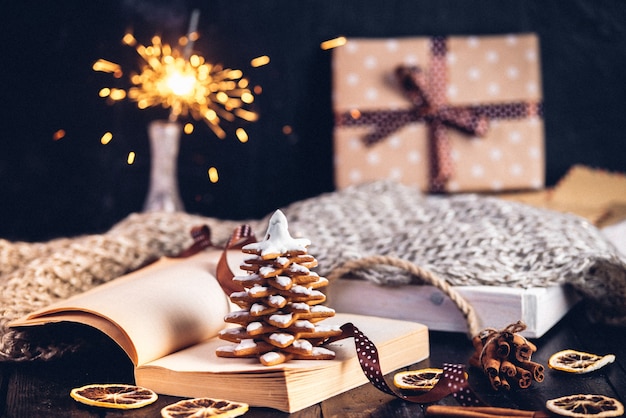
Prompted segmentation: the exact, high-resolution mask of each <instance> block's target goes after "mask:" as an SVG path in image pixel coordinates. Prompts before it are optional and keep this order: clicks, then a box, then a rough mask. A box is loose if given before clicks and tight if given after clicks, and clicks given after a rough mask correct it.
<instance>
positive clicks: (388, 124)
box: [335, 37, 542, 192]
mask: <svg viewBox="0 0 626 418" xmlns="http://www.w3.org/2000/svg"><path fill="white" fill-rule="evenodd" d="M431 42H432V44H431V64H430V67H429V71H428V74H425V72H424V71H422V69H420V68H419V67H416V66H404V65H401V66H399V67H397V69H396V74H395V75H396V77H397V79H398V81H399V83H400V86H401V88H402V90H403V91H404V93H405V95H406V97H407V98H408V99H409V101H410V102H411V104H412V107H411V108H410V109H402V110H383V109H381V110H374V111H359V110H358V109H354V110H351V111H348V112H343V113H339V114H337V115H336V118H335V126H337V127H342V126H367V125H374V126H375V127H374V129H373V130H372V131H371V132H369V133H368V134H367V135H366V136H364V137H363V142H364V143H365V145H367V146H371V145H374V144H376V143H377V142H379V141H381V140H383V139H385V138H386V137H388V136H389V135H391V134H392V133H393V132H395V131H397V130H399V129H400V128H402V127H404V126H405V125H407V124H410V123H413V122H425V123H426V125H427V126H428V131H429V144H430V162H431V164H430V180H429V183H430V184H429V189H430V191H432V192H442V191H445V186H446V183H447V181H448V180H449V179H450V178H451V177H452V175H453V174H454V167H453V164H452V161H451V146H450V141H449V138H448V133H447V131H448V128H452V129H456V130H458V131H460V132H463V133H465V134H467V136H468V138H471V137H473V136H474V137H475V136H478V137H481V136H484V135H486V133H487V131H488V126H489V121H490V120H491V119H523V118H526V117H528V116H529V115H541V113H542V104H541V103H527V102H511V103H498V104H486V105H467V106H455V105H449V104H447V100H446V89H447V79H448V77H447V66H446V53H447V45H446V38H445V37H433V38H432V39H431Z"/></svg>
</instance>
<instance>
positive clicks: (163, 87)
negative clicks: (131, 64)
mask: <svg viewBox="0 0 626 418" xmlns="http://www.w3.org/2000/svg"><path fill="white" fill-rule="evenodd" d="M197 37H198V34H197V32H195V31H192V32H190V33H189V34H188V36H187V37H183V38H181V40H182V41H181V42H179V44H181V45H182V44H184V46H185V49H184V51H183V52H181V51H179V50H178V49H176V48H172V47H171V46H170V45H168V44H164V43H162V42H161V38H160V37H158V36H154V37H153V38H152V44H151V45H148V46H145V45H142V44H139V43H138V42H137V40H136V39H135V37H134V36H133V35H132V34H126V35H125V36H124V38H123V39H122V41H123V43H124V44H126V45H128V46H132V47H135V50H136V51H137V53H138V54H139V56H140V57H141V58H142V63H141V66H140V67H141V68H140V71H139V72H138V73H133V74H131V76H130V82H131V86H130V87H129V88H128V89H126V90H124V89H115V88H103V89H101V90H100V92H99V93H98V94H99V95H100V97H103V98H108V99H110V100H112V101H119V100H123V99H125V98H128V99H130V100H132V101H134V102H136V103H137V107H138V108H139V109H147V108H149V107H156V106H161V107H163V108H165V109H170V120H171V121H176V120H178V118H180V117H191V118H193V119H195V120H203V121H204V122H205V123H206V124H207V125H208V126H209V128H211V130H212V131H213V132H214V133H215V135H217V137H219V138H222V139H223V138H225V137H226V132H224V130H223V129H222V128H221V127H220V124H221V122H222V120H225V121H228V122H234V121H235V120H236V119H237V118H240V119H243V120H246V121H256V120H257V119H258V115H257V113H256V112H254V111H251V110H248V109H246V108H245V107H246V106H248V105H251V104H252V103H253V102H254V95H253V93H252V92H251V91H250V90H249V89H248V80H247V79H246V78H244V76H243V72H242V71H241V70H235V69H230V68H224V67H222V66H221V65H220V64H211V63H208V62H206V61H205V59H204V58H203V57H202V56H200V55H197V54H191V52H190V50H189V47H190V44H191V43H192V41H194V40H196V39H197ZM181 45H179V46H181ZM261 58H262V57H261ZM267 60H268V62H269V58H268V59H267ZM93 69H94V71H104V72H107V73H113V74H114V75H115V74H120V75H121V74H122V69H121V67H120V66H119V65H118V64H115V63H112V62H110V61H107V60H104V59H100V60H98V61H96V63H95V64H94V65H93Z"/></svg>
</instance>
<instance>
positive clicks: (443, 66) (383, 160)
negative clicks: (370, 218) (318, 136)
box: [333, 34, 545, 192]
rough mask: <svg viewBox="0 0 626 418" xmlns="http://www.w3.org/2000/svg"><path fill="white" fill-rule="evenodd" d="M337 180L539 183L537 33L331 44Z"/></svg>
mask: <svg viewBox="0 0 626 418" xmlns="http://www.w3.org/2000/svg"><path fill="white" fill-rule="evenodd" d="M333 107H334V111H335V129H334V147H335V150H334V152H335V183H336V186H337V188H338V189H342V188H345V187H347V186H349V185H352V184H359V183H364V182H368V181H373V180H380V179H393V180H397V181H399V182H402V183H404V184H409V185H416V186H418V187H420V188H421V189H422V190H424V191H431V192H479V191H500V190H531V189H540V188H542V187H543V186H544V170H545V167H544V128H543V118H542V96H541V73H540V63H539V49H538V39H537V37H536V36H535V35H534V34H512V35H502V36H473V37H472V36H470V37H467V36H457V37H454V36H452V37H417V38H398V39H365V38H351V39H348V41H347V43H346V44H345V45H343V46H341V47H339V48H336V49H334V50H333Z"/></svg>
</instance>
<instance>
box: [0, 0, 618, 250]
mask: <svg viewBox="0 0 626 418" xmlns="http://www.w3.org/2000/svg"><path fill="white" fill-rule="evenodd" d="M3 8H4V10H2V11H1V12H0V33H1V34H2V38H1V42H0V74H1V75H2V82H1V84H0V85H1V87H0V88H1V92H0V97H1V98H2V111H1V113H0V123H1V126H2V133H1V134H0V238H6V239H13V240H18V239H19V240H45V239H49V238H52V237H56V236H72V235H76V234H83V233H94V232H102V231H105V230H106V229H108V228H109V227H110V226H111V225H113V224H114V223H115V222H117V221H118V220H120V219H122V218H123V217H125V216H127V215H128V214H129V213H131V212H136V211H140V210H141V208H142V204H143V201H144V198H145V195H146V189H147V184H148V171H149V149H148V142H147V134H146V125H147V123H148V122H149V121H150V120H152V119H156V118H159V117H162V116H163V112H161V111H158V110H149V111H139V110H137V109H136V107H135V105H134V103H130V102H124V103H118V104H116V105H115V106H108V105H106V104H105V102H104V101H103V100H102V99H100V98H99V97H98V96H97V92H98V90H99V89H100V88H102V87H104V86H110V85H112V84H113V78H112V77H111V76H110V75H109V74H102V73H95V72H93V71H92V70H91V65H92V63H93V62H94V61H95V60H96V59H98V58H107V59H110V60H112V61H116V62H119V63H121V64H122V65H123V67H124V68H125V69H128V68H135V66H136V64H137V56H136V55H135V53H134V50H133V49H132V48H130V47H127V46H124V45H122V44H121V42H120V40H121V38H122V36H123V35H124V33H125V31H126V30H127V29H132V30H133V32H134V33H135V36H136V37H137V39H138V40H139V41H140V42H141V43H143V44H149V43H150V37H151V36H152V35H153V34H155V33H159V34H162V35H163V36H164V38H165V39H166V40H167V41H170V42H171V41H173V40H174V39H176V38H177V37H178V36H180V35H182V34H184V33H185V31H186V28H187V24H188V18H189V15H190V13H191V10H192V9H194V8H198V9H200V11H201V16H200V24H199V32H200V34H201V39H200V40H199V41H198V42H197V44H196V47H197V49H198V50H199V52H200V53H201V54H202V55H204V56H205V57H206V58H207V59H208V60H209V61H213V62H222V63H224V64H225V65H226V66H229V67H233V68H239V69H242V70H243V71H244V74H245V75H246V76H247V77H248V78H249V79H250V80H251V82H252V85H260V86H262V88H263V93H262V94H261V95H258V96H257V98H256V102H255V109H256V110H258V111H259V113H260V115H261V119H260V120H259V121H258V122H256V123H254V124H248V125H245V127H246V129H247V131H248V133H249V135H250V141H249V142H248V143H247V144H240V143H239V142H238V141H237V140H236V139H235V138H234V135H232V132H231V128H230V127H229V126H228V125H225V127H226V128H227V131H229V134H230V135H229V137H228V138H227V139H225V140H219V139H217V138H216V137H214V136H213V135H212V133H211V131H210V130H209V129H208V128H206V127H205V126H203V125H202V124H198V123H197V124H196V130H195V132H194V133H193V134H192V135H190V136H184V137H183V140H182V146H181V154H180V158H179V171H180V173H179V179H180V183H181V194H182V197H183V200H184V203H185V207H186V209H187V211H188V212H191V213H199V214H203V215H207V216H218V217H224V218H231V219H242V218H248V217H260V216H262V215H265V214H266V213H269V212H270V211H272V210H274V209H275V208H276V207H279V206H281V205H285V204H288V203H290V202H293V201H295V200H299V199H302V198H305V197H310V196H314V195H316V194H319V193H321V192H326V191H331V190H333V177H332V112H331V97H330V92H331V80H330V62H331V53H330V52H329V51H322V50H321V49H320V43H321V42H322V41H325V40H327V39H330V38H334V37H336V36H338V35H345V36H354V37H357V36H359V37H399V36H411V35H464V34H502V33H511V32H536V33H538V34H539V36H540V40H541V60H542V68H543V90H544V101H545V127H546V152H547V178H546V181H547V184H548V185H552V184H554V183H555V182H556V181H557V180H558V179H559V178H560V177H561V176H562V175H563V174H564V173H565V172H566V171H567V169H568V168H569V167H570V166H571V165H573V164H578V163H580V164H586V165H589V166H592V167H598V168H603V169H609V170H616V171H624V169H625V168H626V167H625V164H624V161H626V146H624V132H625V131H626V123H625V120H626V76H625V72H626V2H624V1H623V0H567V1H566V0H385V1H382V0H297V1H293V0H211V1H197V2H193V1H165V0H164V1H138V0H106V1H105V0H89V1H85V0H55V1H34V0H31V1H24V0H12V1H9V0H7V1H4V2H3ZM264 54H266V55H269V56H270V57H271V63H270V64H269V65H267V66H265V67H261V68H251V67H250V65H249V61H250V59H252V58H254V57H256V56H259V55H264ZM284 126H290V127H292V129H293V132H292V133H290V134H285V133H283V127H284ZM58 129H64V130H65V131H66V132H67V135H66V136H65V137H64V138H63V139H61V140H58V141H54V140H53V139H52V137H53V134H54V132H55V131H57V130H58ZM106 131H111V132H113V134H114V135H115V137H114V140H113V141H112V142H111V143H110V144H109V145H106V146H104V145H101V144H100V137H101V136H102V134H103V133H104V132H106ZM131 150H132V151H135V152H136V153H137V160H136V162H135V164H133V165H128V164H126V155H127V154H128V152H129V151H131ZM212 165H214V166H217V167H218V169H219V170H220V175H221V177H220V181H219V182H218V183H217V184H212V183H210V182H209V181H208V180H207V176H206V170H207V168H208V167H209V166H212Z"/></svg>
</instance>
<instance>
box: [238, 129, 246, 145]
mask: <svg viewBox="0 0 626 418" xmlns="http://www.w3.org/2000/svg"><path fill="white" fill-rule="evenodd" d="M236 134H237V138H238V139H239V142H241V143H242V144H245V143H246V142H248V133H247V132H246V131H245V130H244V129H243V128H237V131H236Z"/></svg>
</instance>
